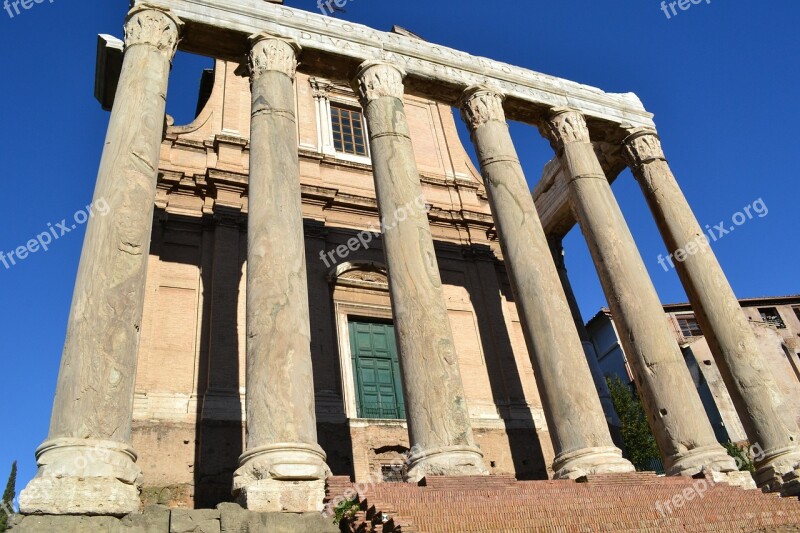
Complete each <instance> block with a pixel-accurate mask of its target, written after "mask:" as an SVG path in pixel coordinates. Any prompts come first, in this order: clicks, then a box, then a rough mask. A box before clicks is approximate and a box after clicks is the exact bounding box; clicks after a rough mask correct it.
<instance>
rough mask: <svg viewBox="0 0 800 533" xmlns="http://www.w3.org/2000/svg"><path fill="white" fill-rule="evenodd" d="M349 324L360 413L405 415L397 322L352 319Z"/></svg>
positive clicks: (398, 417)
mask: <svg viewBox="0 0 800 533" xmlns="http://www.w3.org/2000/svg"><path fill="white" fill-rule="evenodd" d="M349 327H350V350H351V355H352V358H353V373H354V374H355V381H356V383H355V385H356V398H357V400H358V417H359V418H378V419H381V418H383V419H395V420H403V419H405V417H406V410H405V403H404V401H403V382H402V381H401V378H400V364H399V360H398V357H397V347H396V344H395V338H394V326H393V325H391V324H379V323H369V322H353V321H351V322H350V324H349Z"/></svg>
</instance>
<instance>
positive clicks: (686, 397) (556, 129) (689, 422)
mask: <svg viewBox="0 0 800 533" xmlns="http://www.w3.org/2000/svg"><path fill="white" fill-rule="evenodd" d="M542 134H543V135H544V136H545V137H547V138H548V139H550V141H551V143H552V144H553V148H554V149H555V150H556V153H557V154H558V157H559V159H560V160H561V164H562V167H563V168H564V169H565V173H566V176H565V177H566V179H567V180H568V182H569V184H568V185H569V191H570V198H571V201H572V205H573V209H574V212H575V216H576V218H577V219H578V221H579V223H580V226H581V230H582V232H583V234H584V236H585V237H586V240H587V242H588V244H589V249H590V251H591V254H592V258H593V259H594V263H595V266H596V267H597V269H598V273H599V274H600V281H601V283H602V285H603V291H604V292H605V295H606V300H607V301H608V302H609V305H610V307H611V311H612V314H613V316H614V320H615V323H616V324H617V327H619V329H620V337H621V341H622V344H623V348H624V349H625V353H626V354H627V356H628V360H629V362H630V364H631V367H632V369H633V371H634V374H635V378H636V383H637V386H638V388H639V390H640V391H641V394H642V397H643V400H644V403H645V407H646V409H647V412H648V421H649V422H650V426H651V428H652V429H653V433H654V435H655V437H656V441H657V442H658V446H659V449H660V450H661V454H662V456H663V457H664V462H665V467H666V469H667V473H668V474H670V475H678V474H680V475H687V476H691V475H695V474H697V473H699V472H701V471H702V470H703V468H707V469H709V470H714V471H720V472H735V471H737V468H736V464H735V462H734V460H733V458H732V457H730V456H728V455H727V453H726V452H725V450H724V449H723V448H722V446H720V445H719V444H718V443H717V441H716V438H715V436H714V432H713V429H712V427H711V424H710V422H709V421H708V418H707V417H706V415H705V412H704V410H703V406H702V403H701V401H700V397H699V395H698V393H697V390H696V389H695V388H694V384H693V382H692V379H691V376H690V374H689V371H688V369H687V368H686V364H685V363H684V360H683V356H682V354H681V352H680V350H679V348H678V345H677V343H676V342H675V340H674V338H673V337H672V334H671V333H670V331H669V328H668V327H667V323H666V322H665V320H664V311H663V308H662V307H661V303H660V302H659V300H658V295H657V294H656V290H655V287H653V283H652V281H651V280H650V278H649V276H648V274H647V269H646V268H645V266H644V262H643V261H642V258H641V256H640V255H639V252H638V250H637V248H636V243H635V242H634V240H633V236H632V235H631V233H630V230H629V229H628V226H627V224H626V222H625V219H624V217H623V215H622V212H621V210H620V208H619V205H618V204H617V202H616V199H615V198H614V195H613V193H612V191H611V186H610V184H609V183H608V180H607V179H606V177H605V175H604V173H603V170H602V167H601V166H600V162H599V161H598V159H597V156H596V154H595V152H594V149H593V146H592V144H591V139H590V137H589V130H588V129H587V127H586V121H585V119H584V117H583V115H582V114H581V113H579V112H577V111H575V110H573V109H555V110H553V112H552V114H551V116H550V118H549V120H548V121H547V122H546V123H545V124H543V125H542Z"/></svg>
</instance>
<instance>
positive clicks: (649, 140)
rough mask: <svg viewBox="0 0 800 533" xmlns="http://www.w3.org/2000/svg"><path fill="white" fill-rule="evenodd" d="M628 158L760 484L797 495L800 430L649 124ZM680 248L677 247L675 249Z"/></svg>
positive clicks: (628, 144)
mask: <svg viewBox="0 0 800 533" xmlns="http://www.w3.org/2000/svg"><path fill="white" fill-rule="evenodd" d="M623 144H624V152H625V155H626V159H627V161H628V163H629V165H630V167H631V170H632V171H633V174H634V176H635V177H636V180H637V181H638V182H639V185H640V186H641V188H642V191H643V192H644V195H645V198H646V199H647V203H648V204H649V206H650V210H651V211H652V212H653V216H654V217H655V219H656V223H657V224H658V228H659V230H660V232H661V235H662V237H663V238H664V242H665V243H666V245H667V248H668V249H669V252H670V253H671V254H672V256H673V257H674V258H675V260H674V265H675V268H676V270H677V271H678V275H679V276H680V279H681V282H682V283H683V286H684V288H685V289H686V293H687V294H688V296H689V301H690V302H691V303H692V308H693V309H694V311H695V313H696V315H697V319H698V322H699V323H700V327H701V328H702V330H703V334H704V335H705V337H706V339H707V340H708V345H709V347H710V348H711V351H712V352H713V354H714V358H715V359H716V360H717V363H718V365H719V369H720V373H721V374H722V377H723V378H724V381H725V385H726V386H727V388H728V390H729V391H730V393H731V397H732V398H733V401H734V404H735V405H736V410H737V411H738V412H739V415H740V417H741V420H742V424H743V425H744V427H745V430H746V432H747V437H748V439H749V440H750V442H751V443H752V444H758V446H759V447H760V448H761V449H762V450H763V451H764V453H763V456H761V457H757V458H756V459H757V463H756V467H757V468H758V471H757V473H756V476H755V477H756V481H757V483H758V485H759V486H760V487H765V488H768V489H769V490H781V491H782V492H783V493H784V494H787V495H797V494H800V448H798V438H800V435H798V428H797V424H796V423H795V421H794V417H793V415H792V413H791V412H789V411H786V410H782V409H781V401H780V399H781V392H780V389H779V388H778V386H777V384H776V383H775V379H774V378H773V376H772V373H771V371H770V370H769V368H768V367H767V366H765V357H764V355H763V354H762V353H761V350H760V348H759V344H758V341H757V339H756V336H755V334H754V333H753V330H752V328H751V326H750V324H749V322H748V320H747V318H746V317H745V315H744V313H743V312H742V308H741V307H740V306H739V301H738V300H737V299H736V295H735V294H734V293H733V289H731V286H730V284H729V283H728V280H727V278H726V277H725V274H724V272H723V271H722V268H721V267H720V265H719V262H718V261H717V258H716V256H715V255H714V252H713V251H712V250H711V246H710V245H709V242H708V238H707V237H706V235H705V232H704V231H703V230H702V229H701V227H700V224H699V223H698V222H697V219H696V218H695V216H694V213H693V212H692V209H691V208H690V207H689V203H688V202H687V201H686V198H685V197H684V195H683V193H682V192H681V189H680V187H679V186H678V182H677V181H676V180H675V176H674V175H673V174H672V171H671V170H670V168H669V164H668V163H667V160H666V158H665V157H664V152H663V151H662V149H661V142H660V140H659V138H658V135H657V134H656V132H655V130H653V129H649V128H647V129H645V128H642V129H634V130H632V131H631V135H630V136H629V137H628V138H626V139H625V141H624V143H623ZM678 250H682V251H681V252H678Z"/></svg>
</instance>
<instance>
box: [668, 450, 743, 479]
mask: <svg viewBox="0 0 800 533" xmlns="http://www.w3.org/2000/svg"><path fill="white" fill-rule="evenodd" d="M665 462H666V463H667V464H666V465H665V466H666V471H667V475H668V476H685V477H693V476H696V475H697V474H700V473H701V472H704V471H708V472H719V473H723V474H727V473H730V472H738V471H739V467H738V466H737V464H736V460H735V459H734V458H733V457H731V456H730V455H728V453H727V452H726V451H725V448H723V447H722V446H720V445H718V444H715V445H712V446H703V447H702V448H694V449H693V450H689V451H687V452H685V453H682V454H677V455H673V456H672V457H668V458H667V460H666V461H665Z"/></svg>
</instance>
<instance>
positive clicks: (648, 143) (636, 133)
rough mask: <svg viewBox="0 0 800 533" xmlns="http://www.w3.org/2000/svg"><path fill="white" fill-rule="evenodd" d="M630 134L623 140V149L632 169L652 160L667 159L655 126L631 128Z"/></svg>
mask: <svg viewBox="0 0 800 533" xmlns="http://www.w3.org/2000/svg"><path fill="white" fill-rule="evenodd" d="M629 133H630V135H628V136H627V137H626V138H625V140H624V141H622V149H623V150H622V151H623V153H624V155H625V161H626V162H627V163H628V166H630V167H631V169H633V170H636V169H637V168H639V167H640V166H642V165H644V164H647V163H650V162H652V161H666V160H667V158H666V157H664V150H662V149H661V139H659V138H658V133H656V130H654V129H653V128H635V129H631V130H629Z"/></svg>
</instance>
